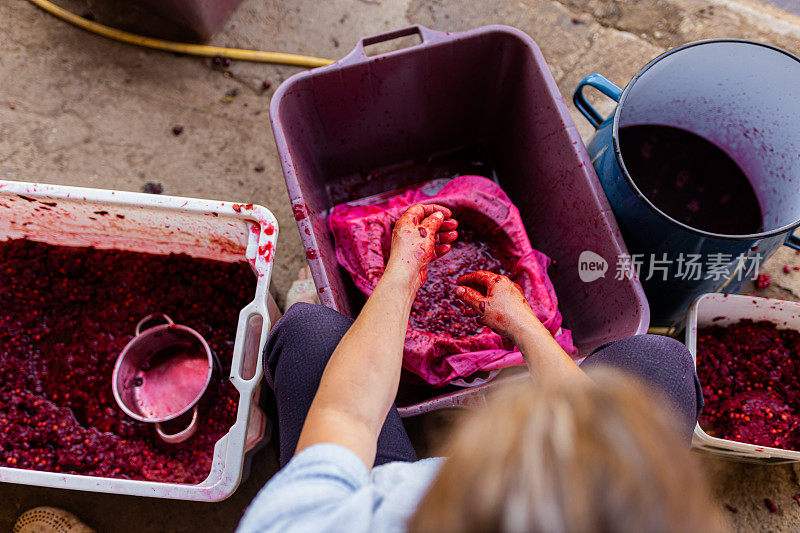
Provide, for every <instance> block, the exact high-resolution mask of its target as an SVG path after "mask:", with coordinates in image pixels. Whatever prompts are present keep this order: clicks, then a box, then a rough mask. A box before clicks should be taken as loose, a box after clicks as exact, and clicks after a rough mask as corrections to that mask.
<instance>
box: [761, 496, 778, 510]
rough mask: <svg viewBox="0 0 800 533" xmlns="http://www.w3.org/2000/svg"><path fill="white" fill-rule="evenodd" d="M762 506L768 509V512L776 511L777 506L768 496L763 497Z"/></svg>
mask: <svg viewBox="0 0 800 533" xmlns="http://www.w3.org/2000/svg"><path fill="white" fill-rule="evenodd" d="M764 506H765V507H766V508H767V509H768V510H769V512H770V513H777V512H778V506H777V505H775V502H773V501H772V500H770V499H769V498H764Z"/></svg>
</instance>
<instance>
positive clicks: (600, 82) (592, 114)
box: [572, 72, 622, 129]
mask: <svg viewBox="0 0 800 533" xmlns="http://www.w3.org/2000/svg"><path fill="white" fill-rule="evenodd" d="M587 86H588V87H593V88H595V89H597V90H598V91H600V92H601V93H603V94H604V95H606V96H608V97H609V98H611V99H612V100H614V101H615V102H619V98H620V96H622V89H620V88H619V87H618V86H617V84H616V83H614V82H613V81H611V80H609V79H608V78H606V77H605V76H603V75H602V74H598V73H596V72H595V73H594V74H589V75H588V76H586V77H585V78H583V79H582V80H581V81H580V82H578V86H577V87H576V88H575V92H574V93H572V102H573V103H574V104H575V107H577V108H578V111H580V112H581V114H582V115H583V116H584V117H586V120H588V121H589V122H590V123H591V124H592V126H594V127H595V129H597V128H599V127H600V124H602V123H603V120H604V119H603V116H602V115H601V114H600V113H599V112H598V111H597V109H595V108H594V106H593V105H592V104H590V103H589V100H587V99H586V96H584V94H583V88H584V87H587Z"/></svg>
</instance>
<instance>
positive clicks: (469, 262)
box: [411, 226, 513, 339]
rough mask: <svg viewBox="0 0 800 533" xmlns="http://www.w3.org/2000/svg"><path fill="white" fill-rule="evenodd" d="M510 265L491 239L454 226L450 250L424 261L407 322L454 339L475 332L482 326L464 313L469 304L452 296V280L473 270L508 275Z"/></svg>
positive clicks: (453, 286) (453, 285) (453, 288)
mask: <svg viewBox="0 0 800 533" xmlns="http://www.w3.org/2000/svg"><path fill="white" fill-rule="evenodd" d="M512 268H513V264H511V262H510V261H509V260H505V259H504V254H503V253H502V251H501V250H500V249H499V247H498V246H497V245H496V244H495V243H490V242H486V241H484V240H482V239H481V238H480V237H479V236H478V234H477V233H476V231H475V230H473V229H471V228H469V227H463V226H462V227H460V228H458V240H456V241H455V242H454V243H453V247H452V249H451V250H450V252H449V253H447V255H445V256H444V257H441V258H439V259H437V260H435V261H433V262H432V263H431V264H430V265H428V279H427V281H426V282H425V284H424V285H423V286H422V287H421V288H420V290H419V292H418V293H417V298H416V300H414V304H413V305H412V307H411V326H412V327H413V328H414V329H417V330H420V331H427V332H429V333H446V334H449V335H450V336H452V337H453V338H456V339H458V338H461V337H469V336H471V335H477V334H478V333H480V332H481V331H482V330H483V326H481V325H479V324H478V322H477V321H476V320H475V319H474V318H471V317H468V316H465V315H464V312H465V311H466V310H467V309H468V308H469V307H468V306H467V305H466V304H464V303H463V302H462V301H461V300H459V299H458V298H457V297H456V296H455V292H454V291H455V288H456V280H457V279H458V278H459V277H460V276H462V275H464V274H470V273H472V272H475V271H476V270H490V271H492V272H496V273H497V274H503V275H508V274H509V272H510V271H511V270H512Z"/></svg>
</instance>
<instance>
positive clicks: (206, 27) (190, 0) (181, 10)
mask: <svg viewBox="0 0 800 533" xmlns="http://www.w3.org/2000/svg"><path fill="white" fill-rule="evenodd" d="M141 1H142V2H143V3H144V4H147V5H148V6H150V7H151V8H153V9H156V10H158V11H159V12H160V13H161V14H162V15H164V16H165V17H167V18H169V19H170V20H173V21H174V22H177V23H178V24H180V25H181V26H183V27H185V28H188V29H189V30H191V31H192V33H194V34H195V35H197V37H198V38H199V39H201V40H203V41H207V40H209V39H210V38H211V37H212V36H213V35H214V34H215V33H217V30H218V29H220V28H221V27H222V25H223V24H225V21H226V20H228V17H229V16H230V15H231V13H232V12H233V10H234V9H236V6H238V5H239V4H240V3H241V2H242V0H141Z"/></svg>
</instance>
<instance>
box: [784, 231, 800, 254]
mask: <svg viewBox="0 0 800 533" xmlns="http://www.w3.org/2000/svg"><path fill="white" fill-rule="evenodd" d="M783 244H785V245H786V246H788V247H789V248H792V249H794V250H797V251H798V252H800V237H798V236H796V235H794V234H793V233H789V235H787V236H786V242H784V243H783Z"/></svg>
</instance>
